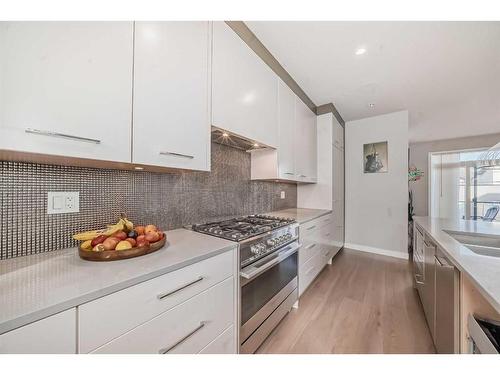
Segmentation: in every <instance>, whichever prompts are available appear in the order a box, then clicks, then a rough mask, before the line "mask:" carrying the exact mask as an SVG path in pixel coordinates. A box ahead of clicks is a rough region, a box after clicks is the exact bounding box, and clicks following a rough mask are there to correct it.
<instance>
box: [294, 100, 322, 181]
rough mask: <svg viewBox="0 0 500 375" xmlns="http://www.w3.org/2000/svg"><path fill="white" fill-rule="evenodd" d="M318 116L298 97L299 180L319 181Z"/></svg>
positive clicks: (296, 108) (296, 146)
mask: <svg viewBox="0 0 500 375" xmlns="http://www.w3.org/2000/svg"><path fill="white" fill-rule="evenodd" d="M316 135H317V129H316V115H315V114H314V113H313V112H312V111H311V110H310V109H309V107H308V106H306V105H305V104H304V102H302V100H300V99H299V98H298V97H297V98H296V99H295V139H296V142H295V168H296V169H295V171H296V174H297V180H298V181H302V182H316V180H317V174H318V172H317V140H316Z"/></svg>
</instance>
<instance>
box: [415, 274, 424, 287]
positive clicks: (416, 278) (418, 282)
mask: <svg viewBox="0 0 500 375" xmlns="http://www.w3.org/2000/svg"><path fill="white" fill-rule="evenodd" d="M419 277H420V275H417V274H415V283H416V284H419V285H424V282H423V281H420V280H419Z"/></svg>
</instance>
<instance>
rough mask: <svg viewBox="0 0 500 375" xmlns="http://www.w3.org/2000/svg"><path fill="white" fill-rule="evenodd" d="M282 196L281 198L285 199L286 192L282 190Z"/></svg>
mask: <svg viewBox="0 0 500 375" xmlns="http://www.w3.org/2000/svg"><path fill="white" fill-rule="evenodd" d="M280 197H281V199H285V192H284V191H282V192H281V195H280Z"/></svg>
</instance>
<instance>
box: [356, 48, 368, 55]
mask: <svg viewBox="0 0 500 375" xmlns="http://www.w3.org/2000/svg"><path fill="white" fill-rule="evenodd" d="M365 53H366V48H364V47H359V48H358V49H357V50H356V55H358V56H359V55H363V54H365Z"/></svg>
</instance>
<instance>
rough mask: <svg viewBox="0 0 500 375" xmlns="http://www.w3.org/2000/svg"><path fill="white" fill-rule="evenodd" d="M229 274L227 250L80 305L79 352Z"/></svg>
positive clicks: (118, 334) (230, 270)
mask: <svg viewBox="0 0 500 375" xmlns="http://www.w3.org/2000/svg"><path fill="white" fill-rule="evenodd" d="M232 274H233V252H232V251H229V252H226V253H223V254H220V255H217V256H215V257H212V258H209V259H206V260H204V261H201V262H198V263H195V264H193V265H191V266H188V267H185V268H182V269H180V270H177V271H174V272H171V273H168V274H166V275H163V276H160V277H157V278H154V279H152V280H149V281H145V282H143V283H140V284H138V285H135V286H133V287H130V288H127V289H124V290H121V291H119V292H116V293H113V294H110V295H109V296H106V297H103V298H99V299H97V300H95V301H92V302H89V303H86V304H84V305H81V306H79V308H78V309H79V328H80V335H79V340H80V352H81V353H88V352H90V351H91V350H93V349H95V348H98V347H99V346H101V345H103V344H105V343H107V342H109V341H111V340H112V339H114V338H116V337H118V336H120V335H121V334H123V333H125V332H127V331H130V330H131V329H132V328H134V327H137V326H138V325H140V324H142V323H144V322H147V321H148V320H150V319H152V318H154V317H155V316H157V315H159V314H161V313H163V312H165V311H167V310H169V309H171V308H172V307H174V306H176V305H178V304H179V303H182V302H184V301H186V300H188V299H189V298H191V297H193V296H194V295H196V294H198V293H200V292H202V291H203V290H206V289H207V288H209V287H211V286H213V285H215V284H217V283H218V282H220V281H222V280H224V279H226V278H228V277H229V276H231V275H232ZM102 317H113V318H112V319H102ZM117 317H119V318H118V319H117Z"/></svg>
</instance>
